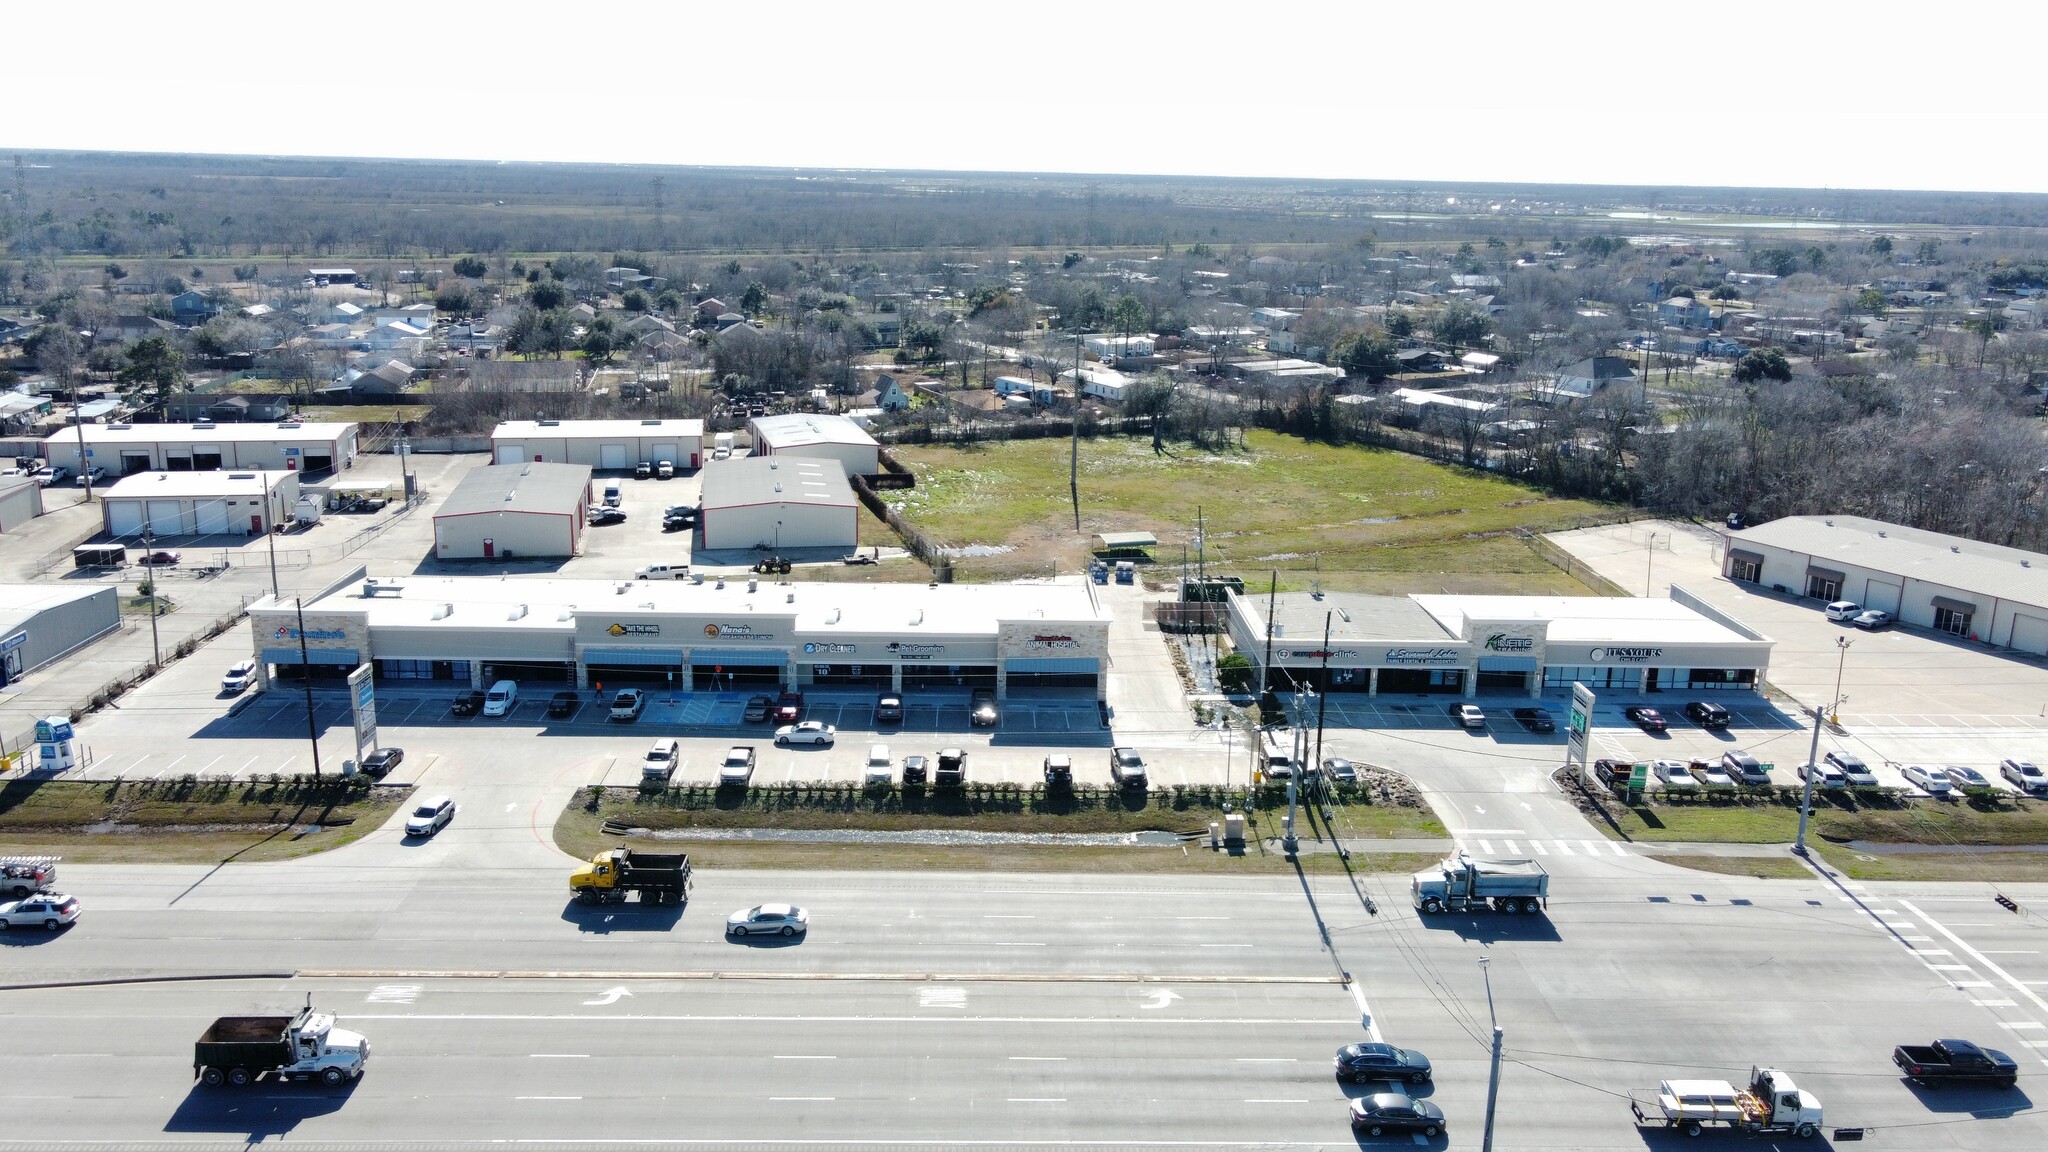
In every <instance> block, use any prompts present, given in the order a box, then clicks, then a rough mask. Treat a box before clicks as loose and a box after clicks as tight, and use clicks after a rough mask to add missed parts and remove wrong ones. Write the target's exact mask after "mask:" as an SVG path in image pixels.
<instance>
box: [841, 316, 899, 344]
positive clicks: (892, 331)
mask: <svg viewBox="0 0 2048 1152" xmlns="http://www.w3.org/2000/svg"><path fill="white" fill-rule="evenodd" d="M853 324H854V325H855V326H856V327H861V326H864V327H866V328H867V329H868V331H870V332H873V333H874V334H875V347H877V348H895V347H898V346H900V345H901V344H902V343H903V314H902V313H900V312H863V313H861V314H860V315H857V316H855V317H854V318H853Z"/></svg>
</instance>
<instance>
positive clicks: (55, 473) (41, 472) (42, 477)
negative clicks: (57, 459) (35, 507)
mask: <svg viewBox="0 0 2048 1152" xmlns="http://www.w3.org/2000/svg"><path fill="white" fill-rule="evenodd" d="M69 475H71V469H69V468H66V467H65V466H64V465H62V464H45V465H43V466H42V467H41V468H38V469H36V470H35V471H33V472H31V473H29V478H30V479H32V480H34V481H35V482H36V483H37V484H40V485H42V486H43V487H45V488H48V487H49V486H50V485H52V484H55V483H57V482H58V481H60V480H62V479H64V478H65V477H66V476H69Z"/></svg>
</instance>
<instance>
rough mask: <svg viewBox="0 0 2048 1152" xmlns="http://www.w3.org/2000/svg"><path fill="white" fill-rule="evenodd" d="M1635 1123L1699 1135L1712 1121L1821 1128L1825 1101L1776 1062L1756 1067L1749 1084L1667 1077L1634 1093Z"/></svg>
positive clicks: (1800, 1130)
mask: <svg viewBox="0 0 2048 1152" xmlns="http://www.w3.org/2000/svg"><path fill="white" fill-rule="evenodd" d="M1629 1110H1630V1111H1632V1112H1634V1113H1635V1117H1636V1123H1638V1124H1648V1125H1654V1126H1656V1127H1660V1128H1676V1129H1678V1130H1680V1131H1682V1132H1684V1133H1685V1134H1686V1135H1688V1136H1697V1135H1699V1134H1700V1133H1701V1132H1703V1131H1705V1130H1706V1129H1707V1128H1710V1127H1725V1128H1739V1129H1741V1130H1742V1131H1744V1132H1746V1133H1748V1134H1749V1135H1751V1136H1777V1135H1785V1134H1788V1133H1789V1134H1791V1135H1793V1136H1796V1137H1798V1138H1799V1139H1801V1140H1808V1139H1811V1138H1813V1137H1814V1136H1816V1135H1818V1134H1819V1133H1820V1127H1821V1107H1820V1101H1819V1100H1817V1099H1815V1098H1814V1095H1813V1093H1811V1092H1807V1091H1804V1090H1802V1089H1800V1088H1799V1086H1798V1085H1796V1084H1794V1083H1792V1078H1791V1077H1790V1076H1787V1075H1786V1074H1785V1073H1783V1072H1780V1071H1778V1070H1777V1069H1775V1068H1751V1069H1750V1070H1749V1087H1747V1088H1737V1087H1736V1086H1735V1085H1733V1084H1730V1083H1729V1082H1728V1081H1726V1080H1665V1081H1662V1082H1661V1083H1659V1084H1658V1085H1657V1090H1656V1091H1655V1092H1636V1093H1631V1094H1630V1095H1629Z"/></svg>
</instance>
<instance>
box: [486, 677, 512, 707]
mask: <svg viewBox="0 0 2048 1152" xmlns="http://www.w3.org/2000/svg"><path fill="white" fill-rule="evenodd" d="M518 703H519V685H518V684H516V683H514V682H512V681H510V680H500V681H498V682H497V683H496V684H493V685H491V686H490V689H489V690H488V691H486V692H485V693H484V715H486V716H508V715H510V714H511V712H512V709H513V707H514V706H515V705H517V704H518Z"/></svg>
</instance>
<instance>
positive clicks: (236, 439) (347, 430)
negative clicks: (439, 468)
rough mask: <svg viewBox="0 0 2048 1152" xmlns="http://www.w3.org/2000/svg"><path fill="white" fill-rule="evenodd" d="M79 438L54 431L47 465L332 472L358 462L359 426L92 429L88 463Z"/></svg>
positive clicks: (46, 445) (74, 470)
mask: <svg viewBox="0 0 2048 1152" xmlns="http://www.w3.org/2000/svg"><path fill="white" fill-rule="evenodd" d="M79 436H80V430H79V429H78V428H66V429H64V430H63V431H62V432H55V433H52V434H51V435H50V436H49V437H47V438H46V439H44V441H43V459H45V460H47V461H49V462H50V463H52V464H62V465H63V466H65V467H66V468H69V469H70V470H71V474H72V475H74V476H76V475H77V474H78V472H79V469H80V466H81V465H83V464H86V463H90V464H93V465H95V466H97V467H100V468H104V469H106V470H107V474H108V475H110V476H128V475H132V474H134V473H136V472H147V471H150V470H152V469H160V470H163V471H169V472H216V471H220V470H221V469H224V468H236V469H265V470H268V471H272V472H328V471H333V470H336V469H341V468H347V467H348V466H349V465H351V464H353V463H354V462H355V458H356V425H355V424H353V423H312V424H308V423H301V422H298V421H285V422H283V423H280V424H209V423H204V422H202V423H198V424H88V425H85V427H84V439H85V453H86V457H87V458H85V459H81V457H80V455H79V447H78V442H79Z"/></svg>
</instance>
